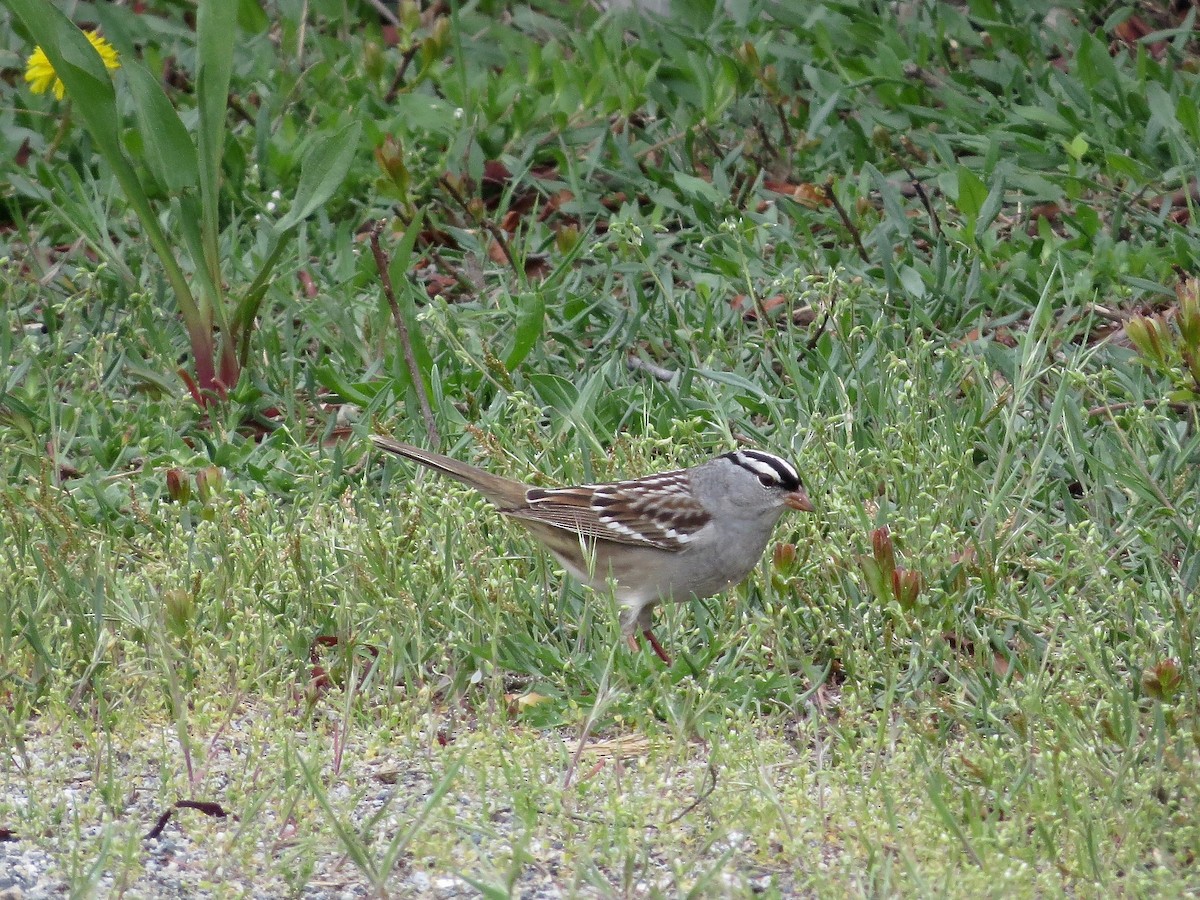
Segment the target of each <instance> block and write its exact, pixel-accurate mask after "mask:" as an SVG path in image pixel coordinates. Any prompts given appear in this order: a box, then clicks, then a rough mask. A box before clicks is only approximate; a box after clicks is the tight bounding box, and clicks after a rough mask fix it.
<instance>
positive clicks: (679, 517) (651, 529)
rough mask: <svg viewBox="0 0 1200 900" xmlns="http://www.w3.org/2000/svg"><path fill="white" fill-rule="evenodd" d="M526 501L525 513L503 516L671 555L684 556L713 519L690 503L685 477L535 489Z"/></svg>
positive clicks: (678, 474) (677, 474)
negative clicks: (689, 545)
mask: <svg viewBox="0 0 1200 900" xmlns="http://www.w3.org/2000/svg"><path fill="white" fill-rule="evenodd" d="M525 500H526V503H527V504H528V506H527V508H524V509H506V510H503V511H504V512H505V513H507V514H508V515H511V516H515V517H517V518H522V519H531V520H535V521H538V522H544V523H546V524H547V525H552V526H554V527H557V528H562V529H564V530H567V531H571V532H574V533H576V534H580V535H582V536H583V537H585V538H596V539H599V540H605V541H614V542H616V543H620V544H632V545H634V546H640V547H657V548H658V549H660V550H668V551H675V550H682V549H683V548H684V546H685V545H686V544H687V543H688V541H690V540H691V537H692V535H693V534H695V533H696V532H697V531H699V530H700V529H701V528H703V527H704V526H705V525H707V524H708V522H709V520H710V518H711V517H710V516H709V514H708V511H707V510H706V509H704V507H703V506H701V505H700V504H699V503H697V502H696V501H695V500H694V499H693V498H692V495H691V488H690V485H689V483H688V480H687V473H686V472H683V471H678V472H665V473H663V474H661V475H651V476H649V477H647V478H639V479H636V480H634V481H619V482H616V483H614V484H600V485H585V486H582V487H577V488H559V489H550V490H547V489H542V488H532V489H530V490H529V491H527V492H526V494H525Z"/></svg>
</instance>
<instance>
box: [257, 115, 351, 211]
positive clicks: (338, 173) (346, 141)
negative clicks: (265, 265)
mask: <svg viewBox="0 0 1200 900" xmlns="http://www.w3.org/2000/svg"><path fill="white" fill-rule="evenodd" d="M361 133H362V125H361V124H360V123H359V122H357V121H355V122H351V123H350V124H349V125H346V126H345V127H344V128H342V129H340V130H339V131H335V132H334V133H333V134H330V135H326V136H325V137H324V138H322V139H320V140H318V141H317V142H316V143H315V144H313V146H312V147H311V148H310V149H309V151H308V152H307V153H306V154H304V160H303V161H302V162H301V163H300V186H299V187H298V188H297V189H296V198H295V200H293V201H292V208H291V209H290V210H289V211H288V214H287V215H286V216H284V217H283V218H282V219H280V220H279V222H277V223H276V225H275V228H276V230H277V231H284V230H286V229H288V228H291V227H292V226H293V225H297V224H299V223H300V222H302V221H304V220H305V219H307V218H308V217H309V216H310V215H311V214H312V212H313V210H315V209H316V208H317V207H318V206H320V205H321V204H322V203H324V202H325V201H326V200H328V199H329V198H330V197H331V196H332V195H333V192H334V191H336V190H337V189H338V186H339V185H340V184H341V183H342V180H343V179H344V178H345V177H346V173H347V172H349V171H350V164H351V163H352V162H354V154H355V151H356V150H357V149H358V137H359V135H360V134H361Z"/></svg>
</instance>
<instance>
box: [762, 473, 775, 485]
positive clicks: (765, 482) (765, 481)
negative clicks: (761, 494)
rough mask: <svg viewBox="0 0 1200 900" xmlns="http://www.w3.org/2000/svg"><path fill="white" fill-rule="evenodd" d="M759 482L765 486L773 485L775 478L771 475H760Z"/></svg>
mask: <svg viewBox="0 0 1200 900" xmlns="http://www.w3.org/2000/svg"><path fill="white" fill-rule="evenodd" d="M758 483H759V484H761V485H762V486H763V487H773V486H774V485H775V479H774V478H772V477H771V476H770V475H759V476H758Z"/></svg>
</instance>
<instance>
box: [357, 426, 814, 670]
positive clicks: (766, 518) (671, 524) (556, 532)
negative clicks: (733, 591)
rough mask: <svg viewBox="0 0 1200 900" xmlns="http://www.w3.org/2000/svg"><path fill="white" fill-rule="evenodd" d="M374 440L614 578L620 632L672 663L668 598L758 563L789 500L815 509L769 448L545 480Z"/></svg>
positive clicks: (601, 580) (580, 574) (560, 554)
mask: <svg viewBox="0 0 1200 900" xmlns="http://www.w3.org/2000/svg"><path fill="white" fill-rule="evenodd" d="M371 440H372V441H374V442H375V446H376V447H379V448H380V449H381V450H386V451H388V452H389V453H395V454H396V455H397V456H403V457H407V458H408V459H411V460H412V461H413V462H418V463H420V464H421V465H423V466H428V467H429V468H431V469H433V470H435V471H437V472H440V473H442V474H443V475H448V476H450V477H451V478H454V479H457V480H458V481H461V482H462V483H463V484H466V485H468V486H470V487H473V488H474V489H475V490H477V491H479V493H481V494H483V496H484V497H486V498H487V499H488V500H490V501H491V502H492V503H494V504H495V505H496V507H497V508H498V509H499V510H500V512H502V513H504V514H505V515H506V516H512V517H513V518H514V519H516V520H517V521H518V522H520V523H521V524H522V525H523V526H525V528H527V529H528V530H529V531H530V532H531V533H532V534H533V536H534V537H536V538H537V539H538V540H540V541H541V542H542V543H543V544H545V545H546V547H547V548H548V549H549V550H550V552H551V553H553V554H554V556H555V557H556V558H557V559H558V561H559V562H560V563H562V565H563V566H564V567H565V568H566V569H567V571H568V572H570V573H571V574H572V575H574V576H575V577H576V578H578V579H579V580H580V581H582V582H583V583H584V584H587V585H589V586H591V587H592V588H594V589H596V590H603V589H604V587H605V585H606V584H607V583H608V580H609V579H610V578H611V579H612V581H613V582H614V584H615V588H614V591H615V594H616V598H617V600H618V602H619V603H620V604H621V632H622V634H624V635H625V639H626V640H627V641H628V642H629V645H630V647H632V648H633V649H635V650H636V649H637V639H636V637H635V635H636V632H637V630H639V629H640V630H641V632H642V634H644V635H645V636H646V639H647V640H648V641H649V642H650V645H651V646H652V647H653V648H654V652H655V653H657V654H658V655H659V656H660V657H662V659H663V660H664V661H665V662H667V663H668V664H669V663H670V661H671V658H670V656H668V655H667V652H666V651H665V650H663V648H662V645H661V644H660V643H659V642H658V639H657V638H655V636H654V634H653V632H651V630H650V624H651V613H652V612H653V610H654V607H655V606H657V605H658V604H659V603H660V602H662V601H663V600H686V599H688V598H689V597H698V598H699V597H709V596H711V595H713V594H716V593H719V592H721V591H723V590H725V589H726V588H729V587H732V586H733V585H735V584H737V583H738V582H740V581H741V580H742V579H744V578H745V577H746V576H747V575H748V574H750V570H751V569H753V568H754V566H755V564H756V563H757V562H758V560H759V557H761V556H762V552H763V548H765V547H766V545H767V540H768V539H769V538H770V537H771V531H772V529H773V528H774V527H775V523H776V522H778V521H779V517H780V516H781V515H783V513H784V511H785V510H786V509H788V508H789V507H790V508H792V509H801V510H805V511H806V512H812V509H813V506H812V503H811V501H810V500H809V499H808V494H806V493H805V491H804V487H803V485H801V484H800V477H799V475H797V473H796V469H795V467H794V466H793V465H792V464H791V463H789V462H787V461H786V460H783V459H780V458H779V457H778V456H775V455H774V454H771V453H764V452H763V451H761V450H734V451H733V452H731V453H725V454H722V455H721V456H718V457H716V458H715V459H712V460H709V461H708V462H706V463H703V464H701V465H698V466H694V467H693V468H690V469H677V470H675V471H673V472H663V473H662V474H660V475H647V476H645V477H644V478H634V479H632V480H630V481H617V482H613V483H611V484H583V485H579V486H578V487H566V488H539V487H530V486H529V485H527V484H522V483H521V482H519V481H513V480H512V479H509V478H501V477H500V476H498V475H493V474H491V473H490V472H485V471H484V470H483V469H480V468H477V467H475V466H471V465H468V464H467V463H463V462H459V461H458V460H456V459H451V458H450V457H448V456H443V455H441V454H440V453H433V452H431V451H429V450H422V449H421V448H420V447H414V446H412V445H411V444H405V443H401V442H400V441H394V440H392V439H390V438H386V437H381V436H379V435H372V436H371Z"/></svg>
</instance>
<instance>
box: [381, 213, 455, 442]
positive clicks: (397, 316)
mask: <svg viewBox="0 0 1200 900" xmlns="http://www.w3.org/2000/svg"><path fill="white" fill-rule="evenodd" d="M382 230H383V220H382V219H380V220H378V221H377V222H375V223H374V224H373V225H372V226H371V229H370V234H371V253H372V254H374V256H375V268H377V269H378V270H379V280H380V281H381V282H382V283H383V294H384V296H385V297H387V302H388V306H390V307H391V308H392V321H394V322H395V323H396V331H397V332H398V333H399V335H400V347H401V349H402V350H403V351H404V364H405V366H407V367H408V377H409V378H410V379H411V380H412V384H413V390H414V391H416V393H417V402H418V403H420V404H421V415H422V417H424V419H425V430H426V431H427V432H428V434H429V443H430V446H432V447H435V448H436V447H440V446H441V444H442V439H441V437H440V436H439V435H438V429H437V422H435V421H434V418H433V409H432V408H430V406H429V397H428V396H427V395H426V394H425V379H424V378H422V377H421V369H420V367H419V366H418V365H417V357H416V354H414V353H413V348H412V338H411V337H410V336H409V334H408V323H406V322H405V321H404V314H403V313H402V312H401V311H400V304H399V303H398V302H397V301H396V292H395V291H394V290H392V277H391V275H389V274H388V258H387V254H385V253H384V252H383V247H382V245H381V244H380V243H379V233H380V232H381V231H382Z"/></svg>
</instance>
